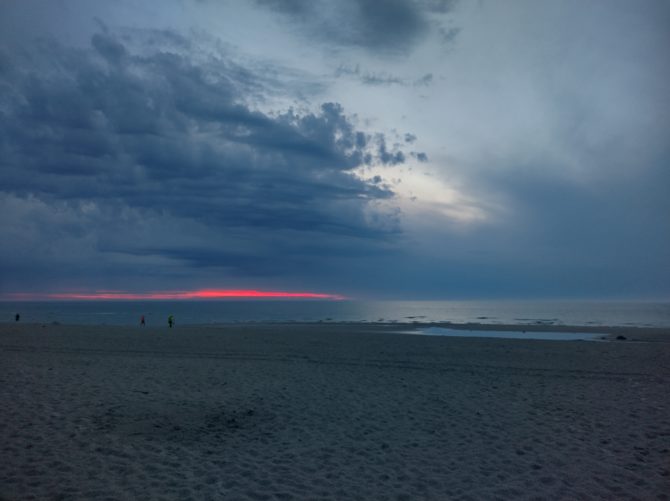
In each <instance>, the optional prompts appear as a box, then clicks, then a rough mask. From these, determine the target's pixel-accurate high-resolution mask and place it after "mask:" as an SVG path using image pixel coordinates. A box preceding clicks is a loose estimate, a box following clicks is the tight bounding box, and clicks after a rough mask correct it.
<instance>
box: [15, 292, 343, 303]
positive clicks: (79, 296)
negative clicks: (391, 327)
mask: <svg viewBox="0 0 670 501" xmlns="http://www.w3.org/2000/svg"><path fill="white" fill-rule="evenodd" d="M6 297H7V298H9V299H16V300H21V299H23V300H28V301H30V300H39V299H44V300H48V299H71V300H79V301H89V300H100V299H112V300H113V299H117V300H152V299H225V298H285V299H333V300H340V299H345V297H344V296H341V295H339V294H322V293H318V292H283V291H259V290H254V289H202V290H195V291H164V292H124V291H96V292H56V293H49V294H37V293H30V292H16V293H10V294H7V295H6Z"/></svg>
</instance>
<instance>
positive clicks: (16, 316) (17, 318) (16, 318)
mask: <svg viewBox="0 0 670 501" xmlns="http://www.w3.org/2000/svg"><path fill="white" fill-rule="evenodd" d="M14 319H15V320H16V321H17V322H18V321H19V320H21V315H19V314H18V313H17V314H16V315H14Z"/></svg>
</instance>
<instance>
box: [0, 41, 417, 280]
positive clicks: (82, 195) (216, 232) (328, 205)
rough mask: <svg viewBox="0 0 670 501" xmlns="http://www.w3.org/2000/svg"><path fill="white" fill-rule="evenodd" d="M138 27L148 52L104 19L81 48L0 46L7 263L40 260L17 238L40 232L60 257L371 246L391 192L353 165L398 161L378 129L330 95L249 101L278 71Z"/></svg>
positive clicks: (196, 261) (209, 262)
mask: <svg viewBox="0 0 670 501" xmlns="http://www.w3.org/2000/svg"><path fill="white" fill-rule="evenodd" d="M147 35H151V37H153V38H154V40H155V42H156V46H159V47H161V49H160V50H155V49H154V48H151V49H147V46H148V45H147V44H137V43H136V42H133V39H132V37H130V39H129V37H128V36H126V37H120V36H116V35H114V34H110V33H104V32H103V33H97V34H96V35H95V36H93V38H92V41H91V48H90V49H87V50H81V49H77V50H75V49H68V48H64V47H62V46H59V45H58V44H53V43H42V44H41V45H40V46H39V47H38V48H37V49H36V50H24V51H22V52H16V53H14V54H12V55H11V56H10V55H9V54H7V53H3V54H0V65H2V67H3V69H4V71H3V72H2V73H1V74H0V86H1V88H2V91H3V92H2V97H0V138H2V139H0V141H1V142H0V152H1V153H2V160H0V162H1V167H2V168H1V169H0V184H1V186H2V188H3V191H2V192H1V193H0V194H1V195H2V197H3V199H2V203H3V205H4V206H5V207H6V208H7V210H10V211H11V213H12V220H11V221H10V220H9V218H8V215H7V213H5V216H3V221H0V222H2V223H3V226H5V228H6V229H7V228H9V232H10V233H12V232H13V233H15V234H16V235H17V238H19V240H21V239H23V241H22V243H21V245H18V244H17V247H16V248H15V247H14V245H12V244H8V245H6V246H5V247H4V249H3V250H4V251H5V254H9V255H11V256H12V257H11V258H10V257H8V256H3V257H7V258H8V259H9V260H10V261H11V262H10V261H5V263H6V264H8V266H10V267H12V266H14V267H16V266H18V263H19V261H21V260H22V259H23V258H28V259H33V260H34V262H35V265H36V266H37V265H38V264H39V262H40V261H44V263H45V266H47V265H48V261H49V259H48V257H47V256H44V255H42V256H39V257H38V256H35V255H29V254H30V252H27V251H25V249H26V248H30V247H31V245H30V244H29V243H27V242H29V241H30V242H33V243H36V242H38V241H40V240H41V239H42V238H43V237H44V235H47V234H50V233H51V234H53V235H54V241H58V244H57V245H56V244H55V243H54V245H56V247H59V248H60V251H61V254H62V255H61V256H60V257H59V260H61V261H64V262H68V259H69V258H68V256H72V257H73V258H74V259H78V258H81V259H84V260H85V259H92V260H93V259H95V258H96V256H98V255H109V254H110V253H112V254H115V255H124V254H125V255H127V256H128V259H130V260H131V261H132V259H135V258H137V259H144V260H146V259H147V258H148V257H152V256H153V257H156V256H159V257H161V258H163V259H165V260H167V261H168V262H171V263H174V264H178V263H186V264H188V265H190V266H196V267H202V266H223V267H228V268H230V269H239V270H243V271H245V270H246V271H250V270H256V271H258V270H259V269H264V268H265V267H267V266H270V264H269V263H270V262H271V261H272V260H274V262H275V263H276V264H277V266H278V267H281V263H282V256H277V255H276V254H275V253H276V252H280V251H283V252H285V253H286V254H290V253H291V252H295V251H296V249H299V248H300V247H301V244H302V243H304V242H305V241H309V240H310V239H313V238H314V235H319V238H321V239H322V241H323V242H324V245H323V246H322V248H321V249H320V252H321V253H322V254H325V255H327V254H328V253H329V252H332V251H329V250H328V249H329V247H330V248H332V249H336V248H337V247H338V246H337V245H332V246H329V245H328V244H329V243H334V242H335V241H337V240H338V239H340V241H347V242H353V241H356V242H358V244H359V245H360V241H367V242H370V243H369V244H365V245H362V246H361V248H362V249H366V250H367V251H369V252H374V251H375V248H376V247H377V246H378V244H376V243H375V242H380V243H381V244H380V245H385V244H384V242H386V241H387V240H388V239H389V238H390V237H391V236H392V235H393V234H394V233H396V232H397V231H398V225H397V214H396V213H395V212H393V211H386V210H381V209H379V208H378V202H382V201H385V200H389V199H390V198H391V197H393V193H392V191H391V190H390V189H389V188H388V187H387V186H385V185H384V184H383V183H376V182H372V181H365V180H362V179H361V178H359V177H357V176H356V175H354V173H353V171H354V169H357V168H358V167H360V166H363V165H372V164H389V165H395V164H398V163H402V162H403V161H404V159H405V155H404V153H403V152H402V151H400V150H398V149H395V148H394V149H389V148H388V147H387V145H386V141H385V138H384V136H383V135H381V134H376V135H369V134H366V133H363V132H361V131H359V130H357V128H356V126H355V123H354V122H353V121H352V119H351V118H349V117H348V116H347V115H346V113H345V111H344V110H343V108H342V107H341V106H340V105H339V104H337V103H325V104H323V105H321V106H320V107H319V108H318V109H317V110H316V111H313V112H297V111H293V110H289V111H286V112H283V113H278V114H269V113H266V112H263V111H259V110H258V109H257V107H256V106H255V104H257V103H259V102H262V97H263V95H264V92H265V88H266V87H273V88H274V89H276V86H277V85H281V82H269V81H268V80H267V78H268V77H267V76H262V75H259V76H258V77H257V78H255V76H254V74H253V73H252V72H250V71H249V70H248V69H246V68H243V67H240V66H238V65H236V64H235V63H233V62H231V61H230V60H227V59H226V58H225V57H214V56H211V55H210V53H209V52H208V51H204V50H200V49H199V47H197V46H196V45H194V44H189V43H187V42H186V41H185V40H183V39H179V40H178V42H179V43H178V44H174V43H173V42H174V40H171V38H170V37H172V35H170V34H169V32H166V33H160V32H152V33H144V36H145V37H146V36H147ZM268 73H271V72H268ZM149 221H150V222H151V224H150V225H149V226H147V224H148V222H149ZM171 230H174V231H175V232H177V233H175V234H173V235H170V232H171ZM283 231H285V232H288V233H282V232H283ZM31 232H32V233H31ZM288 234H290V238H289V237H287V235H288ZM221 235H225V238H223V237H221ZM310 235H311V236H310ZM176 238H179V239H180V240H183V242H182V243H181V244H179V245H175V243H174V239H176ZM31 239H32V240H31ZM68 242H69V243H68ZM212 246H215V247H212ZM19 249H24V250H23V252H22V253H20V252H18V250H19ZM14 251H17V252H16V253H15V252H14ZM121 261H123V259H122V260H121ZM294 261H295V259H293V260H289V259H287V260H285V262H284V266H289V265H293V263H294ZM263 263H265V264H264V265H263ZM287 263H288V264H287ZM52 264H53V263H52ZM117 264H118V263H117ZM89 265H90V266H91V267H94V263H89ZM261 265H263V266H261ZM119 266H121V264H119ZM296 266H297V264H296ZM4 271H8V270H4Z"/></svg>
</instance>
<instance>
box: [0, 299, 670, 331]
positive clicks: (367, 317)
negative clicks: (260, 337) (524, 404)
mask: <svg viewBox="0 0 670 501" xmlns="http://www.w3.org/2000/svg"><path fill="white" fill-rule="evenodd" d="M17 313H18V314H19V315H20V321H21V322H29V323H43V324H46V323H60V324H80V325H138V324H139V321H140V317H141V316H142V315H144V317H145V319H146V322H147V325H149V326H163V325H167V318H168V316H169V315H173V316H174V319H175V322H176V324H177V325H215V324H230V323H254V322H258V323H261V322H263V323H266V322H280V323H291V322H339V323H342V322H365V323H400V324H414V323H431V322H451V323H481V324H520V325H556V326H560V325H578V326H609V327H611V326H622V327H670V302H640V301H353V300H343V301H335V300H328V301H324V300H287V299H280V300H258V299H254V300H230V299H227V300H181V301H159V300H150V301H122V300H95V301H90V300H89V301H5V302H0V322H3V323H5V322H14V320H15V315H16V314H17Z"/></svg>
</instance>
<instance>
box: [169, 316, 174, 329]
mask: <svg viewBox="0 0 670 501" xmlns="http://www.w3.org/2000/svg"><path fill="white" fill-rule="evenodd" d="M168 325H169V326H170V329H172V326H173V325H174V317H173V316H172V315H170V316H169V317H168Z"/></svg>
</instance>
